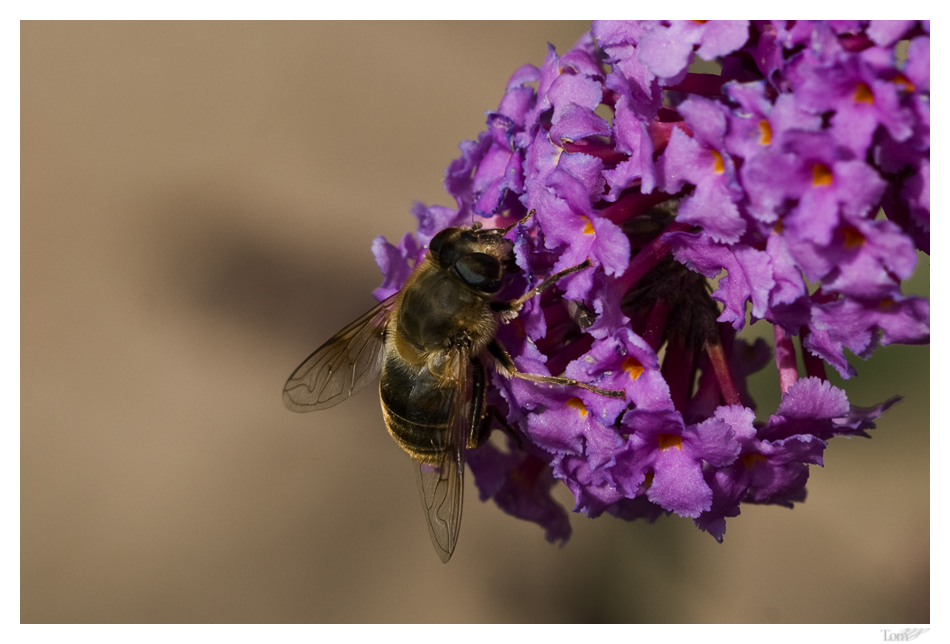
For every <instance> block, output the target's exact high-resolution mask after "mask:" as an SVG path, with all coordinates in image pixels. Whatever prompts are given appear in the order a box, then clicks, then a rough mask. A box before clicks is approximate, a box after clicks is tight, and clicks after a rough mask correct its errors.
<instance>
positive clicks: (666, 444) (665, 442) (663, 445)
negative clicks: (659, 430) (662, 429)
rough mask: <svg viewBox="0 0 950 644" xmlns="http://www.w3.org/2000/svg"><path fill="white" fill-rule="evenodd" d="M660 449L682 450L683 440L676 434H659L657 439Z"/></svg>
mask: <svg viewBox="0 0 950 644" xmlns="http://www.w3.org/2000/svg"><path fill="white" fill-rule="evenodd" d="M657 438H658V439H659V443H660V449H669V448H671V447H675V448H676V449H678V450H682V449H683V438H682V437H681V436H679V435H678V434H660V435H659V436H658V437H657Z"/></svg>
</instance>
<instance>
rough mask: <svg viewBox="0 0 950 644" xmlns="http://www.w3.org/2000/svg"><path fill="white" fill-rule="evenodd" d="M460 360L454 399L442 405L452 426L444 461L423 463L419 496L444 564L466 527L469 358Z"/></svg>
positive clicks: (421, 465)
mask: <svg viewBox="0 0 950 644" xmlns="http://www.w3.org/2000/svg"><path fill="white" fill-rule="evenodd" d="M459 353H460V355H459V356H457V367H456V370H455V372H456V374H457V375H456V377H455V381H456V383H457V387H456V388H455V391H454V393H453V395H451V396H446V397H445V399H444V402H443V403H442V404H443V405H444V406H446V407H445V410H446V411H447V412H448V418H449V423H448V427H447V432H446V435H445V441H444V443H443V444H442V446H441V447H442V450H441V454H440V457H439V458H438V459H437V460H436V461H434V462H423V463H419V478H418V479H417V480H418V482H419V496H420V497H421V498H422V508H423V510H424V511H425V515H426V523H427V524H428V526H429V537H431V538H432V545H433V546H435V551H436V552H437V553H438V555H439V558H440V559H441V560H442V563H446V562H448V560H449V558H451V556H452V553H453V552H454V551H455V544H456V542H457V541H458V535H459V526H461V524H462V491H463V489H464V485H463V483H464V476H465V455H464V454H465V449H464V448H465V436H466V433H465V432H466V426H467V424H468V423H467V414H466V403H467V399H468V396H467V390H466V387H467V384H468V383H467V379H466V374H467V369H468V356H467V354H465V352H462V351H460V352H459ZM461 354H465V355H461ZM449 405H451V407H448V406H449Z"/></svg>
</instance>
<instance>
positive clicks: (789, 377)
mask: <svg viewBox="0 0 950 644" xmlns="http://www.w3.org/2000/svg"><path fill="white" fill-rule="evenodd" d="M774 330H775V364H776V365H777V366H778V382H779V386H780V387H781V389H782V393H783V394H786V393H788V388H789V387H791V386H792V385H794V384H795V381H797V380H798V363H797V361H796V359H795V344H794V343H793V342H792V337H791V336H790V335H788V334H786V333H785V330H784V329H783V328H782V327H781V326H779V325H777V324H776V325H775V327H774Z"/></svg>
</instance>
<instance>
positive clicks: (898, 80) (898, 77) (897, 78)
mask: <svg viewBox="0 0 950 644" xmlns="http://www.w3.org/2000/svg"><path fill="white" fill-rule="evenodd" d="M891 82H892V83H894V84H895V85H897V86H898V87H900V88H901V89H902V90H904V91H905V92H913V91H914V90H915V89H917V88H916V87H914V84H913V83H912V82H911V81H910V79H909V78H907V77H906V76H904V75H903V74H901V73H900V72H897V73H896V74H894V78H892V79H891Z"/></svg>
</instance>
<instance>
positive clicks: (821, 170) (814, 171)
mask: <svg viewBox="0 0 950 644" xmlns="http://www.w3.org/2000/svg"><path fill="white" fill-rule="evenodd" d="M831 178H832V176H831V168H829V167H828V166H826V165H825V164H824V163H816V164H815V165H813V166H812V167H811V183H812V185H813V186H828V185H831Z"/></svg>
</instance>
